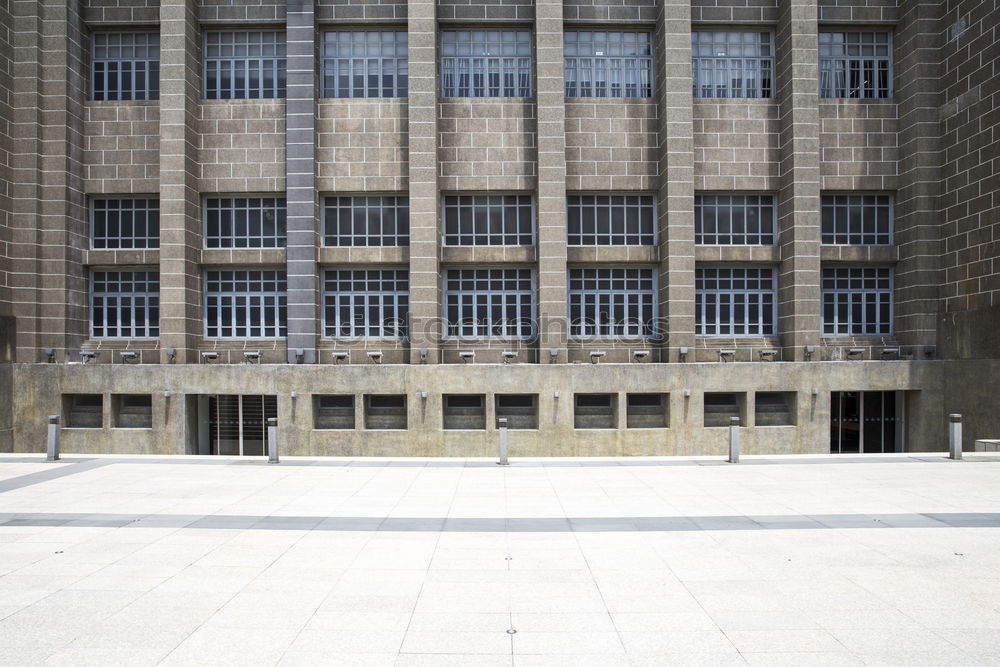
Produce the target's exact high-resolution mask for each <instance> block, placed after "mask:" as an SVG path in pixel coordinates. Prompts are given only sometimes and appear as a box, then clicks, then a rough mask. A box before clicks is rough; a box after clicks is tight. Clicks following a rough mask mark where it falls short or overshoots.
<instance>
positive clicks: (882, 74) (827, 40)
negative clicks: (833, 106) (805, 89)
mask: <svg viewBox="0 0 1000 667" xmlns="http://www.w3.org/2000/svg"><path fill="white" fill-rule="evenodd" d="M891 95H892V39H891V37H890V35H889V33H887V32H821V33H820V34H819V96H820V97H861V98H884V97H889V96H891Z"/></svg>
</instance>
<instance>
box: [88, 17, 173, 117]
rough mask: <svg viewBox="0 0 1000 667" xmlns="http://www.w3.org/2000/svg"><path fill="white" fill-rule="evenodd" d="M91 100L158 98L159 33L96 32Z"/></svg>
mask: <svg viewBox="0 0 1000 667" xmlns="http://www.w3.org/2000/svg"><path fill="white" fill-rule="evenodd" d="M91 69H92V72H93V74H92V75H93V83H92V89H91V92H92V94H93V96H94V99H95V100H158V99H160V36H159V35H158V34H157V33H155V32H96V33H94V39H93V67H92V68H91Z"/></svg>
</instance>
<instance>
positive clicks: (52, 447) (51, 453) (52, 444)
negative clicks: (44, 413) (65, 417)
mask: <svg viewBox="0 0 1000 667" xmlns="http://www.w3.org/2000/svg"><path fill="white" fill-rule="evenodd" d="M45 460H46V461H58V460H59V415H49V449H48V454H46V456H45Z"/></svg>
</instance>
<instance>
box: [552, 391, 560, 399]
mask: <svg viewBox="0 0 1000 667" xmlns="http://www.w3.org/2000/svg"><path fill="white" fill-rule="evenodd" d="M552 398H556V399H558V398H559V392H558V391H554V392H552Z"/></svg>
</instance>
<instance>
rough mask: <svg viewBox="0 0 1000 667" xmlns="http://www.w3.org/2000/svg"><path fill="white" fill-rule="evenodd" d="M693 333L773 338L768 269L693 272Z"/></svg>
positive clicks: (772, 286)
mask: <svg viewBox="0 0 1000 667" xmlns="http://www.w3.org/2000/svg"><path fill="white" fill-rule="evenodd" d="M694 298H695V333H696V334H697V335H699V336H733V337H736V336H773V335H775V318H776V315H777V312H776V309H775V303H776V301H777V290H776V284H775V278H774V269H773V268H771V267H759V268H756V267H705V268H698V269H695V292H694Z"/></svg>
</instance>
